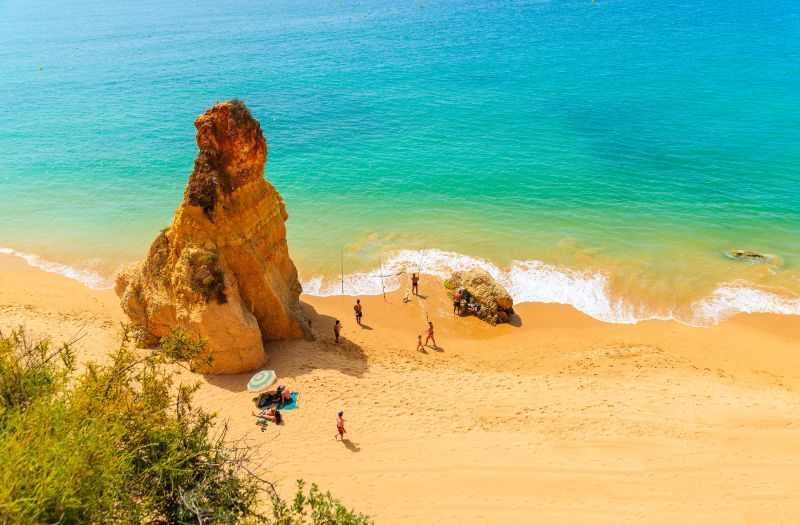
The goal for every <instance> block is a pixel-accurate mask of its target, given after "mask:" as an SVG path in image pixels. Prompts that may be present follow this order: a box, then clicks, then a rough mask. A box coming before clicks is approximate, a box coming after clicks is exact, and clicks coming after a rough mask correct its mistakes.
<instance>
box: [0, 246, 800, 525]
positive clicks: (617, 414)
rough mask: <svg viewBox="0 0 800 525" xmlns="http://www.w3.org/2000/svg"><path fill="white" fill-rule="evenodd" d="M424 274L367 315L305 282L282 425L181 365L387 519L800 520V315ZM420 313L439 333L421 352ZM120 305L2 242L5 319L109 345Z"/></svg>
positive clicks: (270, 450) (86, 353)
mask: <svg viewBox="0 0 800 525" xmlns="http://www.w3.org/2000/svg"><path fill="white" fill-rule="evenodd" d="M420 291H421V293H422V294H423V295H425V296H426V297H424V298H417V297H414V298H413V299H412V301H411V302H409V303H407V304H406V303H404V302H403V300H402V296H403V294H404V293H405V290H400V291H398V292H395V293H392V294H389V295H388V296H387V299H386V300H385V301H384V299H383V297H363V298H361V299H362V303H363V305H364V323H365V324H366V325H368V327H364V328H359V327H358V326H357V325H356V323H355V320H354V318H353V315H352V303H353V301H354V299H353V298H348V297H328V298H319V297H303V300H304V301H305V303H306V304H305V308H307V310H308V312H309V313H311V317H312V320H313V329H314V332H315V333H316V336H317V340H316V341H315V342H306V341H294V342H287V343H278V344H273V345H271V346H270V348H269V352H270V360H269V362H268V364H267V367H269V368H273V369H275V371H276V372H277V374H278V377H279V378H280V382H281V383H283V384H286V385H287V386H288V387H289V388H291V389H292V390H298V391H299V392H300V399H299V409H297V410H295V411H289V412H286V413H285V425H283V426H281V427H275V426H271V427H269V428H268V430H267V431H266V432H261V431H260V430H259V428H258V427H257V426H256V425H255V423H254V421H253V418H252V416H251V415H250V413H251V411H252V410H253V403H252V397H253V396H252V395H251V394H248V393H247V392H246V390H245V384H246V382H247V380H248V379H249V374H242V375H238V376H207V377H202V376H196V377H190V374H188V373H184V374H183V375H182V376H181V377H182V378H185V379H186V380H187V381H188V380H193V379H200V380H201V381H202V382H203V386H202V388H201V390H200V391H199V392H198V394H197V398H196V399H197V402H198V403H199V404H201V405H202V406H203V407H205V408H207V409H209V410H213V411H216V412H217V413H218V414H219V415H220V417H221V418H222V419H225V420H227V421H228V423H229V429H230V436H231V437H232V438H238V437H246V438H247V439H249V440H250V441H251V442H253V443H255V444H258V445H259V446H260V447H261V450H262V453H263V455H264V456H265V460H264V462H263V464H261V465H259V466H258V468H259V469H260V471H261V473H262V474H264V475H265V476H266V477H268V478H269V479H274V480H276V481H277V482H278V483H279V485H280V486H281V487H283V488H284V489H285V491H286V492H287V493H289V491H290V490H291V488H292V485H293V483H294V480H295V479H296V478H303V479H306V480H308V481H315V482H317V483H318V484H319V485H320V486H321V487H322V488H323V489H330V490H331V491H332V492H334V493H335V494H336V495H337V496H338V497H340V498H341V499H342V500H343V501H344V502H345V503H346V504H347V505H348V506H354V507H356V508H357V509H359V510H361V511H364V512H367V513H369V514H370V515H372V516H373V517H375V518H376V520H377V522H378V523H381V524H386V523H458V524H461V525H463V524H467V523H681V524H689V523H703V524H706V523H725V524H734V523H746V524H757V523H764V524H778V523H787V524H788V523H800V482H798V479H800V318H798V317H792V316H780V315H740V316H737V317H735V318H733V319H729V320H727V321H725V322H723V323H722V324H721V325H719V326H715V327H711V328H693V327H688V326H684V325H680V324H678V323H675V322H671V321H650V322H644V323H640V324H638V325H614V324H606V323H602V322H599V321H596V320H594V319H591V318H589V317H587V316H584V315H583V314H580V313H578V312H576V311H575V310H574V309H572V308H571V307H568V306H562V305H540V304H524V305H520V306H519V307H518V308H517V312H518V313H519V318H520V322H518V323H516V324H517V326H509V325H505V326H498V327H494V328H493V327H490V326H488V325H485V324H484V323H482V322H481V321H479V320H477V319H475V318H458V317H455V316H453V315H452V313H451V308H450V305H449V301H447V299H446V298H445V296H444V293H443V289H442V287H441V285H440V284H439V283H437V282H435V281H433V280H431V279H423V281H422V283H421V288H420ZM426 317H427V318H430V319H431V320H433V321H434V323H435V327H436V340H437V343H438V344H439V348H438V349H433V348H428V349H427V350H426V352H425V353H421V352H417V351H415V346H416V342H417V334H418V333H419V332H421V331H422V330H423V329H424V328H425V325H426V322H425V321H426ZM333 318H339V319H341V320H342V321H343V323H344V329H343V336H344V341H343V342H342V343H341V344H339V345H336V344H335V343H334V342H333V329H332V323H333ZM121 321H123V314H122V312H121V310H120V308H119V305H118V302H117V298H116V296H115V295H114V292H113V291H111V290H105V291H92V290H89V289H87V288H85V287H83V286H82V285H81V284H80V283H77V282H75V281H71V280H69V279H67V278H65V277H62V276H59V275H55V274H49V273H45V272H42V271H40V270H36V269H33V268H31V267H29V266H27V264H26V263H25V262H24V261H23V260H21V259H18V258H15V257H12V256H0V329H3V330H4V331H5V330H8V329H9V328H11V327H14V326H17V325H21V324H22V325H25V326H26V327H27V328H28V329H29V330H31V331H32V332H34V333H36V334H39V335H46V336H49V337H51V338H52V339H53V340H54V341H56V342H58V341H62V340H67V339H71V338H73V337H75V336H76V334H85V335H84V336H83V338H81V339H80V340H79V341H78V342H77V343H76V346H77V348H78V350H79V352H80V355H81V358H82V359H102V357H103V356H104V355H105V354H106V353H107V352H108V351H109V350H110V349H112V348H114V347H115V346H116V345H117V335H118V326H119V323H120V322H121ZM339 410H344V412H345V419H346V420H347V430H348V434H347V435H348V437H349V439H350V441H348V442H346V443H341V442H338V441H335V440H334V434H335V416H336V413H337V412H338V411H339Z"/></svg>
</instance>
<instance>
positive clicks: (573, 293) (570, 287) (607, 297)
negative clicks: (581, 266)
mask: <svg viewBox="0 0 800 525" xmlns="http://www.w3.org/2000/svg"><path fill="white" fill-rule="evenodd" d="M476 266H477V267H479V268H482V269H484V270H486V271H487V272H488V273H489V274H490V275H491V276H492V277H493V278H494V279H495V280H497V282H498V283H500V284H501V285H503V286H504V287H505V288H506V289H507V290H508V291H509V293H510V294H511V296H512V297H513V298H514V302H515V303H529V302H530V303H558V304H568V305H571V306H573V307H574V308H575V309H576V310H579V311H581V312H583V313H585V314H587V315H589V316H591V317H594V318H595V319H598V320H600V321H605V322H609V323H623V324H635V323H638V322H639V321H646V320H654V319H659V320H675V321H678V322H680V323H684V324H689V325H693V326H710V325H714V324H717V323H719V322H720V321H722V320H724V319H727V318H729V317H732V316H734V315H736V314H738V313H780V314H794V315H800V298H797V299H792V298H785V297H781V296H779V295H776V294H774V293H771V292H767V291H764V290H760V289H757V288H751V287H747V286H746V285H744V284H741V283H740V284H736V285H726V286H723V287H720V288H718V289H717V290H715V291H714V292H713V293H712V294H711V295H710V296H709V297H707V298H705V299H702V300H700V301H698V302H695V303H693V304H692V305H691V306H690V308H689V314H688V315H686V316H684V315H679V314H678V313H677V312H678V311H680V309H679V308H677V306H676V307H675V308H674V309H673V310H671V311H653V310H652V309H648V307H647V305H634V304H632V303H631V302H630V301H628V300H626V299H625V298H614V297H613V296H612V294H611V291H610V283H611V275H610V274H607V273H602V272H591V271H580V270H573V269H569V268H561V267H558V266H554V265H550V264H545V263H543V262H541V261H533V260H532V261H514V262H512V263H511V265H510V266H509V267H508V268H507V269H505V270H504V269H501V268H499V267H497V266H496V265H494V264H492V263H491V262H489V261H486V260H484V259H480V258H476V257H470V256H467V255H463V254H459V253H455V252H447V251H443V250H435V249H433V250H421V251H418V250H400V251H397V252H395V253H393V254H392V255H391V256H390V257H389V259H388V260H387V261H386V263H385V264H384V266H383V275H384V280H383V281H384V282H383V286H385V287H386V291H387V292H389V291H394V290H397V289H398V288H399V287H400V283H401V281H400V277H399V275H400V274H402V273H410V272H420V271H421V272H422V273H424V274H427V275H432V276H434V277H438V278H440V279H445V278H447V277H449V276H450V274H451V273H452V272H454V271H456V270H466V269H469V268H473V267H476ZM342 284H343V285H344V286H342ZM303 290H304V293H306V294H309V295H317V296H328V295H354V296H355V295H377V294H380V293H382V291H383V288H382V285H381V272H380V270H379V269H376V270H374V271H371V272H362V273H355V274H350V275H345V276H344V283H342V281H341V280H340V279H326V278H324V277H320V276H316V277H313V278H311V279H308V280H306V281H304V282H303ZM683 312H686V310H685V309H684V310H683Z"/></svg>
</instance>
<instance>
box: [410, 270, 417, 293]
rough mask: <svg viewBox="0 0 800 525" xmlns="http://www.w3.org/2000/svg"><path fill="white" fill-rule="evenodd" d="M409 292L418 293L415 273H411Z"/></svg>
mask: <svg viewBox="0 0 800 525" xmlns="http://www.w3.org/2000/svg"><path fill="white" fill-rule="evenodd" d="M411 293H413V294H414V295H419V276H418V275H417V274H416V273H412V274H411Z"/></svg>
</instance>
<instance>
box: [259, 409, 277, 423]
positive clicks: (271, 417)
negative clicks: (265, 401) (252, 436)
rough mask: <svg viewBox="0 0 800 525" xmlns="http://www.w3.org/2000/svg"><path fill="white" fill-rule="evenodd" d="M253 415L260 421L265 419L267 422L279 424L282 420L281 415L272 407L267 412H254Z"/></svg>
mask: <svg viewBox="0 0 800 525" xmlns="http://www.w3.org/2000/svg"><path fill="white" fill-rule="evenodd" d="M253 415H254V416H256V417H257V418H260V419H266V420H267V421H272V422H273V423H280V422H281V419H282V418H281V413H280V412H279V411H278V409H277V408H275V407H272V408H270V409H269V410H262V411H261V412H256V411H255V410H254V411H253Z"/></svg>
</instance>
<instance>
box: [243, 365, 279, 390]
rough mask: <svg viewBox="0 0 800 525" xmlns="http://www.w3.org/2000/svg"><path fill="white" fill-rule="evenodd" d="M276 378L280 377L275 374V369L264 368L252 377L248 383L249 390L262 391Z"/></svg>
mask: <svg viewBox="0 0 800 525" xmlns="http://www.w3.org/2000/svg"><path fill="white" fill-rule="evenodd" d="M276 379H278V376H276V375H275V371H274V370H262V371H261V372H259V373H257V374H256V375H254V376H253V378H252V379H250V381H249V382H248V383H247V390H248V391H249V392H261V391H262V390H264V389H266V388H268V387H269V386H270V385H271V384H272V383H274V382H275V380H276Z"/></svg>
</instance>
